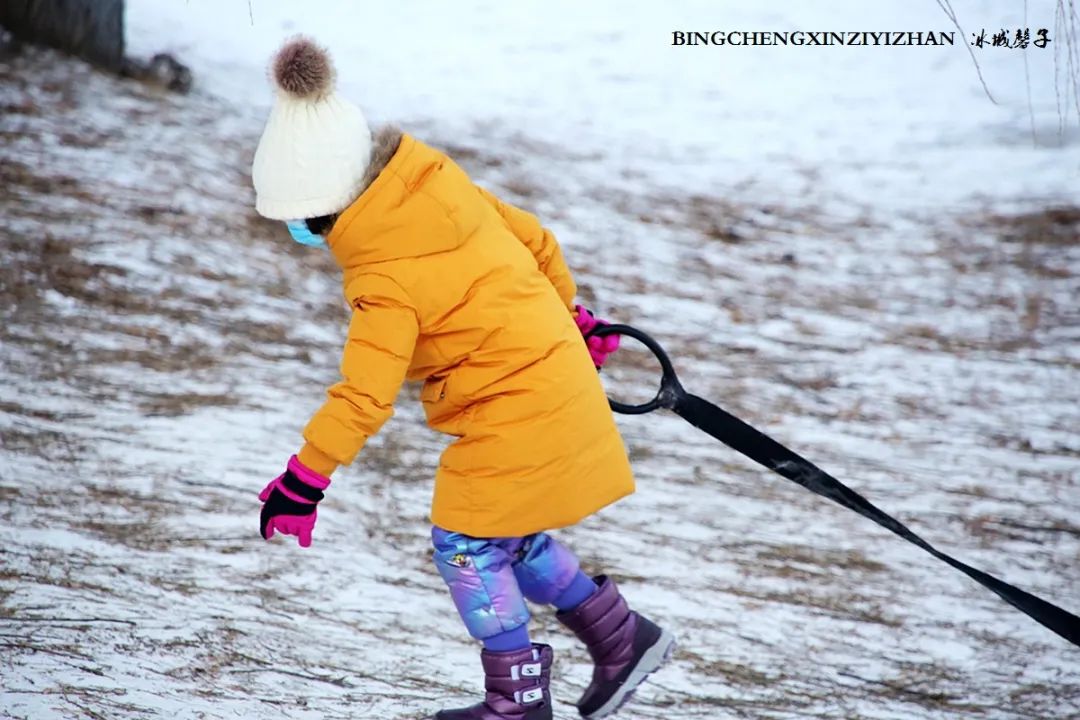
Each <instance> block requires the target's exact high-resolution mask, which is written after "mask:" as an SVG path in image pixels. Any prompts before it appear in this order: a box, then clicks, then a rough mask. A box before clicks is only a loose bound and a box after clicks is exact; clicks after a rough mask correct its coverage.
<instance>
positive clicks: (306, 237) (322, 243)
mask: <svg viewBox="0 0 1080 720" xmlns="http://www.w3.org/2000/svg"><path fill="white" fill-rule="evenodd" d="M285 227H287V228H289V234H290V235H292V239H293V240H295V241H296V242H298V243H300V244H301V245H307V246H308V247H317V248H324V247H326V240H323V238H322V236H321V235H316V234H315V233H313V232H311V231H310V230H308V226H307V223H306V222H304V221H303V220H289V221H288V222H286V223H285Z"/></svg>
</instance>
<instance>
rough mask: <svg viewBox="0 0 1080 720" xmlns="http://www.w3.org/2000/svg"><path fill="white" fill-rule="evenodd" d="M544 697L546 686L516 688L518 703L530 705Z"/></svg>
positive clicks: (516, 700) (515, 694) (515, 698)
mask: <svg viewBox="0 0 1080 720" xmlns="http://www.w3.org/2000/svg"><path fill="white" fill-rule="evenodd" d="M543 699H544V688H542V687H534V688H529V689H528V690H515V691H514V702H516V703H517V704H518V705H530V704H532V703H534V702H539V701H541V700H543Z"/></svg>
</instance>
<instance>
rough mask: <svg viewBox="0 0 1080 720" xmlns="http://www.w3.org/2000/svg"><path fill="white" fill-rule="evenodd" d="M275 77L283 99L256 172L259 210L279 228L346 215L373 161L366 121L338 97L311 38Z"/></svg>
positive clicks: (290, 49) (290, 47)
mask: <svg viewBox="0 0 1080 720" xmlns="http://www.w3.org/2000/svg"><path fill="white" fill-rule="evenodd" d="M271 74H272V76H273V81H274V84H275V85H276V97H275V98H274V106H273V108H272V109H271V110H270V118H269V119H268V120H267V121H266V128H265V129H264V130H263V134H262V138H261V139H260V140H259V147H258V148H257V149H256V150H255V162H254V163H253V164H252V167H251V178H252V181H253V183H254V185H255V209H256V210H257V211H258V213H259V214H260V215H263V216H265V217H268V218H271V219H274V220H300V219H303V218H311V217H319V216H321V215H333V214H334V213H337V212H340V211H342V210H344V209H345V208H346V207H348V206H349V205H351V204H352V202H353V201H354V200H356V198H357V196H358V195H359V193H360V183H361V182H362V181H363V178H364V173H365V171H366V170H367V167H368V163H369V162H370V161H371V130H370V128H368V124H367V120H365V119H364V114H363V113H362V112H360V108H358V107H356V106H355V105H353V104H352V103H350V102H349V101H348V100H345V99H344V98H342V97H341V96H339V95H338V94H337V93H336V92H335V91H334V68H333V65H331V63H330V56H329V55H328V54H327V53H326V50H324V49H323V48H321V47H319V46H318V45H316V44H315V43H314V42H312V41H311V40H310V39H308V38H305V37H297V38H294V39H292V40H290V41H288V42H287V43H285V45H283V46H282V48H281V49H280V50H278V52H277V55H275V56H274V61H273V63H272V65H271Z"/></svg>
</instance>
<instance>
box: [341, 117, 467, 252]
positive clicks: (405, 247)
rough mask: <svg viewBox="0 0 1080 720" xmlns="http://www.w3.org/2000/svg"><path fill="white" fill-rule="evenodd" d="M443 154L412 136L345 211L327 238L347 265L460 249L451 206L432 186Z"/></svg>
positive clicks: (443, 160) (445, 160)
mask: <svg viewBox="0 0 1080 720" xmlns="http://www.w3.org/2000/svg"><path fill="white" fill-rule="evenodd" d="M448 162H450V161H449V158H447V157H446V156H445V155H443V154H442V153H440V152H438V151H437V150H434V149H433V148H430V147H428V146H427V145H425V144H424V143H422V142H419V141H418V140H416V139H415V138H413V137H412V136H410V135H408V134H402V135H401V142H400V143H399V144H398V147H397V151H396V152H395V153H394V154H393V156H392V157H390V159H389V162H387V163H386V166H385V167H384V168H383V169H382V170H381V171H380V172H379V173H378V174H377V175H376V176H375V178H374V179H373V180H372V181H371V184H370V185H369V186H368V187H367V188H366V189H365V190H364V191H363V192H362V193H361V194H360V197H358V198H357V199H356V200H355V201H354V202H353V204H352V205H350V206H349V207H348V208H346V209H345V210H344V211H342V213H341V215H340V216H339V217H338V219H337V222H335V223H334V227H333V229H332V230H331V231H330V234H329V235H328V236H327V238H326V241H327V244H328V245H329V246H330V251H331V253H333V255H334V259H335V260H336V261H337V263H338V265H340V266H341V267H342V268H343V269H345V270H349V269H351V268H356V267H359V266H362V265H369V264H371V263H377V262H383V261H386V260H396V259H400V258H408V257H418V256H421V255H429V254H432V253H436V252H444V251H446V250H449V249H452V248H454V247H457V246H458V245H459V244H460V237H459V236H458V233H457V232H447V231H446V230H453V229H454V223H453V222H452V221H451V219H450V218H449V215H448V208H447V207H446V206H445V205H444V203H442V202H440V199H439V197H438V194H439V193H438V188H433V187H431V186H432V185H434V184H435V183H432V182H431V180H432V176H433V175H438V174H439V172H440V171H441V170H442V169H443V166H444V163H448Z"/></svg>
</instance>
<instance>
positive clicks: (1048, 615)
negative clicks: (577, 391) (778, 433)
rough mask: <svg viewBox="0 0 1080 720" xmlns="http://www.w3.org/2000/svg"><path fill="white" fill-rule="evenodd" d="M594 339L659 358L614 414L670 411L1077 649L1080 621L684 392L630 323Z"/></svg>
mask: <svg viewBox="0 0 1080 720" xmlns="http://www.w3.org/2000/svg"><path fill="white" fill-rule="evenodd" d="M592 334H594V335H598V336H599V335H611V334H619V335H629V336H631V337H634V338H636V339H638V340H640V341H641V342H642V343H644V344H645V345H646V346H647V347H648V348H649V349H650V350H652V351H653V354H655V355H656V356H657V358H658V359H659V360H660V365H661V367H662V369H663V372H664V375H663V379H662V381H661V386H660V392H659V393H658V394H657V396H656V398H655V399H654V400H652V401H650V402H649V403H646V404H644V405H624V404H622V403H619V402H616V401H611V406H612V408H613V409H614V410H616V411H617V412H622V413H628V414H641V413H645V412H651V411H652V410H655V409H656V408H659V407H664V408H668V409H670V410H673V411H674V412H675V413H677V414H678V415H680V416H682V417H683V418H684V419H685V420H686V421H687V422H689V423H690V424H691V425H693V426H694V427H697V428H700V429H701V430H703V431H705V432H706V433H708V434H709V435H712V436H713V437H714V438H716V439H717V440H719V441H720V442H722V443H724V444H725V445H727V446H728V447H730V448H731V449H733V450H736V451H738V452H740V453H742V454H743V455H745V456H746V457H748V458H750V459H751V460H754V461H755V462H757V463H760V464H761V465H764V466H765V467H767V468H768V469H769V470H772V471H773V472H775V473H778V474H780V475H783V476H784V477H786V478H787V479H788V480H791V481H792V482H794V483H797V484H799V485H801V486H803V487H804V488H806V489H807V490H809V491H811V492H813V493H816V494H818V495H820V496H822V497H824V498H828V499H829V500H832V501H833V502H835V503H838V504H839V505H843V506H844V507H846V508H847V509H849V510H854V511H855V512H857V513H859V514H860V515H862V516H863V517H867V518H870V519H871V520H873V521H874V522H876V523H877V524H878V525H880V526H882V527H883V528H886V529H887V530H891V531H892V532H893V533H895V534H897V535H899V536H900V537H902V538H904V539H905V540H907V541H908V542H910V543H911V544H913V545H917V546H918V547H920V548H922V549H923V550H925V551H926V552H928V553H930V554H931V555H933V556H934V557H936V558H937V559H938V560H941V561H942V562H944V563H947V564H949V565H951V566H952V567H954V568H956V569H957V570H959V571H960V572H962V573H964V574H965V575H967V576H968V577H970V578H971V579H972V580H974V581H975V582H977V583H979V584H980V585H983V586H984V587H987V588H989V589H990V590H992V591H994V592H995V593H996V594H997V595H998V596H999V597H1000V598H1001V599H1002V600H1004V601H1005V602H1007V603H1009V604H1010V605H1012V606H1013V607H1015V608H1016V609H1017V610H1019V611H1020V612H1022V613H1024V614H1025V615H1028V616H1029V617H1031V618H1032V619H1033V620H1035V621H1036V622H1038V623H1041V624H1042V625H1044V626H1045V627H1047V628H1049V629H1050V630H1053V631H1054V632H1056V633H1057V634H1058V635H1060V636H1061V637H1063V638H1065V639H1066V640H1068V641H1069V642H1071V643H1072V644H1073V645H1076V646H1078V647H1080V618H1078V617H1077V616H1076V615H1073V614H1072V613H1070V612H1068V611H1067V610H1063V609H1062V608H1059V607H1058V606H1057V605H1054V604H1052V603H1049V602H1047V601H1045V600H1043V599H1042V598H1038V597H1035V596H1034V595H1032V594H1031V593H1029V592H1025V591H1023V590H1021V589H1020V588H1018V587H1016V586H1015V585H1010V584H1009V583H1007V582H1005V581H1004V580H999V579H998V578H996V577H994V576H993V575H990V574H988V573H985V572H983V571H982V570H978V569H976V568H973V567H971V566H970V565H968V564H966V563H962V562H960V561H959V560H957V559H956V558H954V557H952V556H951V555H948V554H946V553H943V552H941V551H940V550H938V549H937V548H935V547H934V546H933V545H931V544H930V543H928V542H926V541H925V540H923V539H922V538H921V537H919V536H918V535H916V534H915V533H914V532H912V531H911V530H910V529H909V528H908V527H907V526H906V525H904V524H903V523H902V522H900V521H899V520H897V519H896V518H894V517H892V516H891V515H889V514H887V513H885V512H883V511H882V510H880V509H878V508H877V507H876V506H875V505H873V504H872V503H871V502H870V501H869V500H867V499H866V498H864V497H863V496H862V495H860V494H859V493H857V492H855V491H854V490H852V489H851V488H849V487H847V486H846V485H844V484H843V483H842V482H840V481H839V480H837V479H836V478H834V477H833V476H832V475H830V474H829V473H827V472H825V471H824V470H822V469H821V468H819V467H818V466H816V465H814V464H813V463H812V462H810V461H809V460H807V459H805V458H803V457H802V456H801V455H799V454H797V453H795V452H794V451H792V450H789V449H788V448H786V447H784V446H783V445H781V444H780V443H778V442H776V441H775V440H773V439H772V438H770V437H769V436H768V435H765V434H764V433H762V432H761V431H759V430H757V429H755V428H754V427H752V426H751V425H748V424H747V423H745V422H743V421H742V420H740V419H739V418H737V417H735V416H734V415H732V414H731V413H729V412H727V411H725V410H723V409H721V408H719V407H717V406H716V405H713V404H712V403H710V402H709V401H707V400H703V399H701V398H699V397H697V396H696V395H691V394H690V393H687V392H686V391H685V390H683V388H682V386H681V385H680V384H679V381H678V379H677V378H676V376H675V371H674V368H673V367H672V364H671V361H670V359H668V356H667V354H666V353H665V352H664V350H663V348H662V347H660V345H659V344H658V343H657V342H656V341H655V340H653V339H652V338H651V337H650V336H649V335H646V334H645V333H643V332H641V331H640V330H638V329H636V328H633V327H631V326H629V325H609V326H605V327H600V328H597V330H596V331H595V332H594V333H592Z"/></svg>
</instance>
